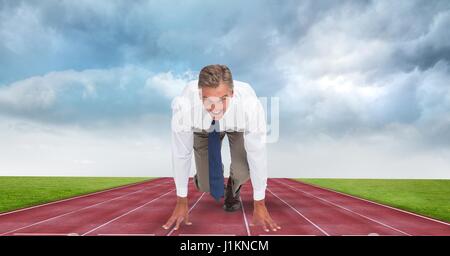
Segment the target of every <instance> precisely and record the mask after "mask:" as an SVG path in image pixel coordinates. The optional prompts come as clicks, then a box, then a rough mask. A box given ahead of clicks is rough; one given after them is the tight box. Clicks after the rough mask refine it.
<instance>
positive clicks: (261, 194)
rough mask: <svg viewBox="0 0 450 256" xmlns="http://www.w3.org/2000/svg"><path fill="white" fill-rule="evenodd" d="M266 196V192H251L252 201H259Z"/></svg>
mask: <svg viewBox="0 0 450 256" xmlns="http://www.w3.org/2000/svg"><path fill="white" fill-rule="evenodd" d="M265 196H266V190H257V191H256V190H253V200H255V201H260V200H263V199H264V198H265Z"/></svg>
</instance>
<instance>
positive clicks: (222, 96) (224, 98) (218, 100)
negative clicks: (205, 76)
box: [201, 83, 233, 120]
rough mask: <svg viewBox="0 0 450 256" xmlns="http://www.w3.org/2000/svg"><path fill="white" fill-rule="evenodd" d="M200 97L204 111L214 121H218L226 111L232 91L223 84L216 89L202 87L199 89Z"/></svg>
mask: <svg viewBox="0 0 450 256" xmlns="http://www.w3.org/2000/svg"><path fill="white" fill-rule="evenodd" d="M201 97H202V101H203V106H204V107H205V109H206V111H208V113H209V114H210V115H211V117H212V118H213V119H214V120H219V119H221V118H222V117H223V114H224V113H225V111H226V110H227V107H228V103H229V101H230V98H231V97H233V90H232V89H231V88H230V87H229V86H228V85H226V84H223V83H221V84H220V85H219V86H218V87H216V88H212V87H207V86H204V87H202V88H201Z"/></svg>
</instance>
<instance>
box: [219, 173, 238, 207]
mask: <svg viewBox="0 0 450 256" xmlns="http://www.w3.org/2000/svg"><path fill="white" fill-rule="evenodd" d="M240 190H241V188H240V187H239V189H238V191H237V192H236V195H235V196H234V197H233V186H232V184H231V178H229V179H228V183H227V186H226V188H225V200H224V204H223V209H224V210H225V211H227V212H234V211H237V210H239V209H241V200H240V197H239V195H240Z"/></svg>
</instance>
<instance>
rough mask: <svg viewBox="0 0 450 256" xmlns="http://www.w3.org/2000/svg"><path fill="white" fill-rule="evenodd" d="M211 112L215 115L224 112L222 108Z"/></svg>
mask: <svg viewBox="0 0 450 256" xmlns="http://www.w3.org/2000/svg"><path fill="white" fill-rule="evenodd" d="M211 113H212V114H214V115H218V114H221V113H222V110H219V111H211Z"/></svg>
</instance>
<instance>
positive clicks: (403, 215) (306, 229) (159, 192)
mask: <svg viewBox="0 0 450 256" xmlns="http://www.w3.org/2000/svg"><path fill="white" fill-rule="evenodd" d="M251 191H252V188H251V184H250V182H248V183H247V184H246V185H244V187H243V188H242V189H241V200H242V203H243V208H242V210H241V211H239V212H234V213H228V212H225V211H223V210H222V204H221V203H217V202H215V201H214V200H213V199H212V198H211V196H210V195H209V194H207V193H201V192H198V191H196V190H195V188H194V186H193V184H192V180H191V181H190V184H189V209H190V220H191V221H192V222H193V225H192V226H186V225H184V224H183V225H182V226H181V228H180V229H179V230H176V231H175V230H174V229H169V230H164V229H163V228H161V225H163V224H164V223H165V221H166V220H167V218H168V217H169V216H170V214H171V212H172V210H173V207H174V199H175V187H174V184H173V179H172V178H159V179H156V180H152V181H146V182H142V183H137V184H132V185H128V186H122V187H118V188H114V189H110V190H105V191H101V192H97V193H92V194H88V195H84V196H80V197H74V198H70V199H66V200H62V201H57V202H53V203H48V204H44V205H39V206H35V207H31V208H26V209H22V210H17V211H13V212H7V213H3V214H0V235H3V236H24V235H25V236H27V235H34V236H39V235H41V236H42V235H47V236H51V235H79V236H84V235H87V236H114V235H123V236H134V235H140V236H155V235H157V236H166V235H172V236H173V235H180V236H183V235H184V236H186V235H200V236H201V235H208V236H211V235H230V236H235V235H236V236H246V235H295V236H329V235H330V236H354V235H364V236H365V235H380V236H384V235H394V236H410V235H414V236H416V235H446V236H450V223H447V222H441V221H437V220H434V219H430V218H427V217H423V216H419V215H416V214H413V213H409V212H405V211H402V210H398V209H394V208H391V207H388V206H384V205H380V204H377V203H373V202H369V201H366V200H363V199H359V198H356V197H352V196H349V195H345V194H341V193H338V192H334V191H331V190H327V189H323V188H319V187H316V186H312V185H307V184H305V183H299V182H296V181H293V180H290V179H269V180H268V189H267V192H266V205H267V207H268V209H269V211H270V213H271V215H272V217H273V218H274V220H275V221H276V222H277V223H278V224H279V225H280V226H281V227H282V229H281V230H279V231H277V232H272V231H271V232H270V233H266V232H264V231H263V230H262V228H261V227H260V226H252V225H250V223H251V219H252V210H253V206H252V204H253V202H252V193H251Z"/></svg>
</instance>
